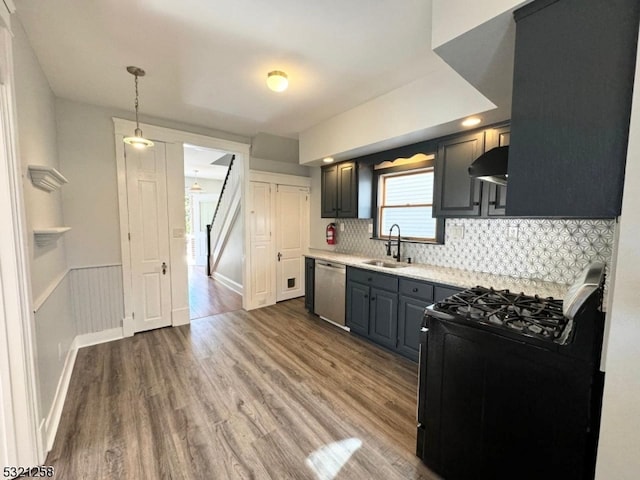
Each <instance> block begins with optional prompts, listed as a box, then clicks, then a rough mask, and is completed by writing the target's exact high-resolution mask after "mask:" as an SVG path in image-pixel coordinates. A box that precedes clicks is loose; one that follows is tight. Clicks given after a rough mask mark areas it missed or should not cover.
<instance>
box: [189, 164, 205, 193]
mask: <svg viewBox="0 0 640 480" xmlns="http://www.w3.org/2000/svg"><path fill="white" fill-rule="evenodd" d="M194 172H196V175H195V179H196V180H195V182H193V185H191V187H190V188H189V192H191V193H202V192H203V191H204V188H202V187H201V186H200V184H199V183H198V170H194Z"/></svg>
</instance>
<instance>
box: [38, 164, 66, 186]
mask: <svg viewBox="0 0 640 480" xmlns="http://www.w3.org/2000/svg"><path fill="white" fill-rule="evenodd" d="M29 174H30V175H31V183H33V184H34V185H35V186H36V187H38V188H40V189H42V190H44V191H46V192H53V191H54V190H57V189H59V188H60V187H61V186H62V185H64V184H65V183H68V182H69V180H67V179H66V178H65V177H64V175H62V174H61V173H60V172H59V171H58V170H56V169H55V168H53V167H45V166H42V165H29Z"/></svg>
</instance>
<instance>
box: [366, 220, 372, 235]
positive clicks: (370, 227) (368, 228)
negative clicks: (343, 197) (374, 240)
mask: <svg viewBox="0 0 640 480" xmlns="http://www.w3.org/2000/svg"><path fill="white" fill-rule="evenodd" d="M367 232H369V233H371V234H373V223H370V224H369V225H367Z"/></svg>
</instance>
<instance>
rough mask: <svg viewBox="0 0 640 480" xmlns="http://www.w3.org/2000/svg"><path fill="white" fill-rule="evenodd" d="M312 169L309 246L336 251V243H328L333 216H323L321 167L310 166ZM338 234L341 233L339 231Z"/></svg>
mask: <svg viewBox="0 0 640 480" xmlns="http://www.w3.org/2000/svg"><path fill="white" fill-rule="evenodd" d="M309 169H310V170H311V196H310V198H309V210H310V212H309V248H317V249H320V250H329V251H334V250H335V249H336V246H335V245H327V241H326V233H325V232H326V230H325V229H326V227H327V225H328V224H329V223H331V222H333V221H334V219H331V218H321V217H320V211H321V203H320V202H321V196H320V188H321V180H320V167H310V168H309ZM338 235H340V233H339V232H338Z"/></svg>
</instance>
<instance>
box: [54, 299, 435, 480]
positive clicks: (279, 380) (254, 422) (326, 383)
mask: <svg viewBox="0 0 640 480" xmlns="http://www.w3.org/2000/svg"><path fill="white" fill-rule="evenodd" d="M416 383H417V371H416V367H415V364H413V363H411V362H409V361H407V360H405V359H404V358H401V357H399V356H397V355H395V354H394V353H392V352H389V351H386V350H384V349H381V348H378V347H376V346H374V345H371V344H370V343H368V342H365V341H363V340H362V339H359V338H357V337H356V336H354V335H351V334H349V333H348V332H344V331H342V330H340V329H338V328H336V327H334V326H332V325H329V324H327V323H326V322H323V321H321V320H319V319H318V318H317V317H315V316H314V315H310V314H308V313H307V312H306V311H305V310H304V306H303V302H302V300H300V299H297V300H292V301H288V302H282V303H280V304H278V305H276V306H272V307H266V308H263V309H259V310H254V311H251V312H246V311H243V310H236V311H233V312H227V313H223V314H220V315H216V316H211V317H207V318H203V319H199V320H195V321H193V322H192V323H191V324H190V325H188V326H183V327H177V328H166V329H159V330H154V331H150V332H144V333H141V334H137V335H135V336H134V337H131V338H126V339H123V340H120V341H117V342H111V343H108V344H102V345H96V346H93V347H87V348H84V349H81V350H80V352H79V353H78V357H77V362H76V366H75V368H74V372H73V375H72V379H71V384H70V387H69V394H68V397H67V401H66V403H65V407H64V411H63V415H62V420H61V423H60V427H59V430H58V435H57V437H56V442H55V444H54V447H53V450H52V451H51V452H50V453H49V456H48V458H47V464H49V465H53V466H55V468H56V478H58V479H76V478H98V479H114V478H118V479H140V478H161V479H163V478H166V479H209V478H214V479H215V478H219V479H274V480H276V479H277V480H280V479H285V478H291V479H296V480H298V479H311V480H312V479H317V478H326V477H321V476H318V473H317V470H320V471H322V470H328V471H331V469H335V468H337V467H335V466H336V465H338V466H340V465H341V462H343V461H346V463H345V464H344V465H341V468H339V472H338V473H337V475H336V476H335V478H336V479H337V480H339V479H360V478H362V479H377V478H380V479H385V480H387V479H389V480H394V479H430V480H433V479H436V478H437V477H436V476H435V475H433V474H432V473H431V472H430V471H429V470H428V469H427V468H426V467H425V466H424V465H423V464H422V462H421V461H420V460H419V459H418V458H417V457H416V456H415V454H414V448H415V431H416V430H415V402H416V393H415V392H416ZM325 473H326V472H325Z"/></svg>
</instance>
